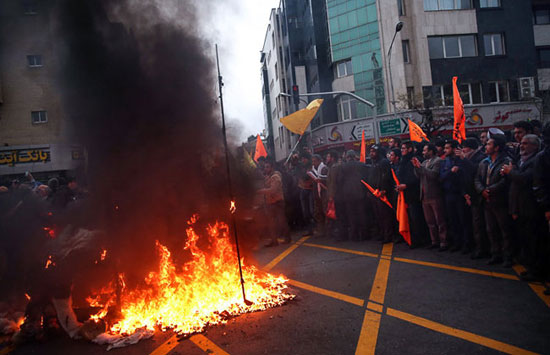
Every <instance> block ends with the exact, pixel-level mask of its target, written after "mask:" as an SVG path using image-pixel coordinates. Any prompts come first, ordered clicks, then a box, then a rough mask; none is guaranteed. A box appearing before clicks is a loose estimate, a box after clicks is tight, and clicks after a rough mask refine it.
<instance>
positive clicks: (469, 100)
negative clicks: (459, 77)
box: [433, 83, 483, 106]
mask: <svg viewBox="0 0 550 355" xmlns="http://www.w3.org/2000/svg"><path fill="white" fill-rule="evenodd" d="M433 92H434V104H435V106H452V105H453V87H452V86H451V85H450V84H448V85H434V87H433ZM458 92H459V93H460V98H461V99H462V103H463V104H464V105H473V104H481V103H483V99H482V95H481V83H465V84H460V85H458Z"/></svg>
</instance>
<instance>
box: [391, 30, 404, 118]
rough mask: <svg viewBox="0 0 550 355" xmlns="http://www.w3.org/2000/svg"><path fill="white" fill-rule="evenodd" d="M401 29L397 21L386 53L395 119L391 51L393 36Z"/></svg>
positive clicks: (394, 109)
mask: <svg viewBox="0 0 550 355" xmlns="http://www.w3.org/2000/svg"><path fill="white" fill-rule="evenodd" d="M402 28H403V22H401V21H399V22H398V23H397V25H395V33H394V34H393V38H392V40H391V44H390V49H389V51H388V71H389V72H390V85H391V103H392V106H393V116H394V117H395V114H396V112H397V109H396V108H395V91H394V90H393V78H392V74H391V50H392V47H393V42H394V41H395V36H397V32H399V31H401V29H402Z"/></svg>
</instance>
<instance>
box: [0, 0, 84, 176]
mask: <svg viewBox="0 0 550 355" xmlns="http://www.w3.org/2000/svg"><path fill="white" fill-rule="evenodd" d="M54 6H55V1H51V0H43V1H31V0H23V1H21V0H5V1H1V2H0V176H12V175H13V176H16V175H18V174H23V173H24V172H25V171H30V172H31V173H33V174H34V175H35V177H37V176H40V175H41V174H42V175H49V174H53V173H55V172H60V171H66V170H70V169H73V168H75V167H76V166H77V165H78V163H79V162H81V161H82V159H83V152H82V148H81V147H78V146H77V145H73V144H72V142H70V140H69V137H70V134H69V131H70V127H69V121H68V119H67V115H66V113H65V112H64V109H63V105H62V101H61V95H60V90H59V87H58V84H59V83H58V82H57V80H56V73H57V72H58V71H59V70H60V61H59V58H58V57H57V48H56V40H55V36H54V32H55V28H54V21H53V16H52V11H53V10H54Z"/></svg>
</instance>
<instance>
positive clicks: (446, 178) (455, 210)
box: [439, 140, 471, 254]
mask: <svg viewBox="0 0 550 355" xmlns="http://www.w3.org/2000/svg"><path fill="white" fill-rule="evenodd" d="M457 148H458V142H457V141H454V140H453V141H449V142H445V160H444V161H443V162H442V163H441V167H440V170H439V177H440V180H441V184H442V187H443V193H444V196H445V209H446V212H447V220H448V221H449V227H450V231H451V239H452V243H453V247H452V248H451V251H457V250H461V249H462V253H463V254H466V253H468V252H469V251H470V236H471V219H470V213H471V212H470V209H469V207H468V206H467V205H466V200H465V199H464V193H463V190H462V181H463V180H464V178H463V174H464V173H465V169H464V164H463V162H462V159H460V158H459V157H458V156H457V155H456V149H457ZM466 216H467V218H466Z"/></svg>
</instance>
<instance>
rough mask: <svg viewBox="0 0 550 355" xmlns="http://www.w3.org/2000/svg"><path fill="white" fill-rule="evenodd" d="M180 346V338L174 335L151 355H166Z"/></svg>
mask: <svg viewBox="0 0 550 355" xmlns="http://www.w3.org/2000/svg"><path fill="white" fill-rule="evenodd" d="M178 345H179V342H178V336H177V335H174V336H172V337H171V338H170V339H168V340H167V341H165V342H164V343H162V345H161V346H159V347H158V348H156V349H155V350H153V352H152V353H151V354H149V355H165V354H168V353H169V352H170V350H172V349H174V348H175V347H176V346H178Z"/></svg>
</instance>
